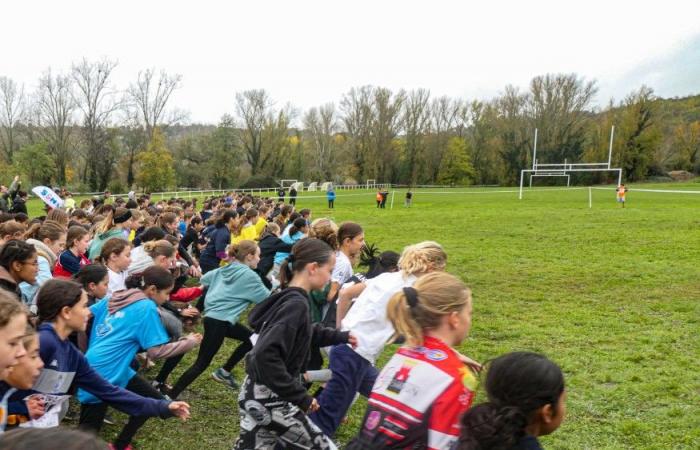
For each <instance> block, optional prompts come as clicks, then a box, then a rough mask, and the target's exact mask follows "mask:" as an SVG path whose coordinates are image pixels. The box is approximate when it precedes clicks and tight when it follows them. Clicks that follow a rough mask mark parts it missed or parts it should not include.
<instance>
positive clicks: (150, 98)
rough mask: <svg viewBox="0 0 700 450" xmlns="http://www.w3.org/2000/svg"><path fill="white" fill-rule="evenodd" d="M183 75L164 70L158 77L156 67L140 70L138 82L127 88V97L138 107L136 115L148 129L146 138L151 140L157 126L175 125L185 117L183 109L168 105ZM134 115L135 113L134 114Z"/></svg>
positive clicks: (132, 104)
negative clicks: (172, 107)
mask: <svg viewBox="0 0 700 450" xmlns="http://www.w3.org/2000/svg"><path fill="white" fill-rule="evenodd" d="M181 81H182V75H179V74H176V75H169V74H168V73H167V72H165V71H164V70H163V71H161V72H160V75H159V76H157V77H156V73H155V70H154V69H146V70H144V71H141V72H139V74H138V78H137V79H136V83H132V84H131V85H130V86H129V89H128V90H127V98H128V100H129V102H130V104H131V107H132V108H135V109H136V114H135V116H136V117H137V118H138V120H139V122H140V123H141V125H142V126H143V127H144V129H145V130H146V138H147V139H148V140H149V141H150V140H151V138H152V137H153V130H154V129H155V127H164V126H168V125H173V124H175V123H177V122H179V121H181V120H183V119H184V118H185V116H186V115H185V114H184V113H183V112H181V111H177V110H171V111H170V112H169V113H168V110H166V107H167V105H168V100H170V96H171V95H172V94H173V92H174V91H175V89H177V88H179V87H180V82H181ZM132 115H133V114H132Z"/></svg>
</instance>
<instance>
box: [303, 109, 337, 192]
mask: <svg viewBox="0 0 700 450" xmlns="http://www.w3.org/2000/svg"><path fill="white" fill-rule="evenodd" d="M304 129H305V131H306V134H307V139H308V142H309V146H310V147H311V149H312V152H313V164H314V166H315V170H316V172H317V175H318V176H320V177H322V178H323V179H324V180H330V179H331V177H332V175H333V168H334V162H335V161H334V159H335V153H336V151H337V148H336V147H337V145H336V143H335V136H336V133H337V132H338V121H337V118H336V112H335V105H334V104H333V103H327V104H325V105H323V106H320V107H319V108H311V109H310V110H309V111H307V113H306V115H305V116H304Z"/></svg>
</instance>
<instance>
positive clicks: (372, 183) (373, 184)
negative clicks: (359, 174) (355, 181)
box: [366, 178, 377, 189]
mask: <svg viewBox="0 0 700 450" xmlns="http://www.w3.org/2000/svg"><path fill="white" fill-rule="evenodd" d="M366 183H367V189H374V188H375V187H376V186H377V180H375V179H374V178H370V179H369V180H367V182H366Z"/></svg>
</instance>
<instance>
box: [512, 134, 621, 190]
mask: <svg viewBox="0 0 700 450" xmlns="http://www.w3.org/2000/svg"><path fill="white" fill-rule="evenodd" d="M614 137H615V126H614V125H613V127H612V128H611V130H610V145H609V148H608V162H604V163H576V164H573V163H570V162H567V161H566V160H564V163H563V164H540V163H539V162H538V161H537V128H535V143H534V146H533V150H532V169H524V170H521V171H520V190H519V193H518V198H519V199H520V200H522V198H523V181H524V180H525V175H526V174H529V175H530V187H532V179H533V178H534V177H566V186H567V187H568V186H569V185H570V181H571V173H572V172H617V184H618V186H619V185H620V184H622V169H621V168H619V167H612V144H613V138H614Z"/></svg>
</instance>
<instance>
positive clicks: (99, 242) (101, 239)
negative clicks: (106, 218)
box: [88, 228, 126, 261]
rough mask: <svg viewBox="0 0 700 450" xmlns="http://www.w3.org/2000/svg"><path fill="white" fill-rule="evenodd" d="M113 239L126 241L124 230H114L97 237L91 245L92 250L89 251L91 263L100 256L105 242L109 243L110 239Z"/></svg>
mask: <svg viewBox="0 0 700 450" xmlns="http://www.w3.org/2000/svg"><path fill="white" fill-rule="evenodd" d="M112 238H121V239H124V240H126V237H125V236H124V230H122V229H121V228H112V229H111V230H109V231H106V232H104V233H101V234H98V235H96V236H95V238H94V239H93V240H92V242H91V243H90V248H89V249H88V258H89V259H90V261H94V260H95V258H97V257H98V256H100V252H101V251H102V246H103V245H104V243H105V242H107V240H108V239H112Z"/></svg>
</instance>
